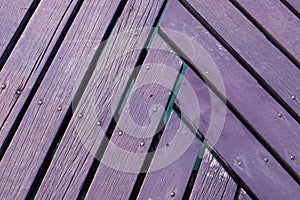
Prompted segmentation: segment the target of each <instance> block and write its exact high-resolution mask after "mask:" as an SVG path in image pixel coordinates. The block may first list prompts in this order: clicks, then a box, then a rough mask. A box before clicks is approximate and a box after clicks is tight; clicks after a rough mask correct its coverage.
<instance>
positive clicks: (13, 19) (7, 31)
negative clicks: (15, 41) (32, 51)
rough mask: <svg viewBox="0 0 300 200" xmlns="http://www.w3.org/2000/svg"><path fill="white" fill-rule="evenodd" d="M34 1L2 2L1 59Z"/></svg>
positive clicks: (0, 11)
mask: <svg viewBox="0 0 300 200" xmlns="http://www.w3.org/2000/svg"><path fill="white" fill-rule="evenodd" d="M32 2H33V0H17V1H1V4H0V57H1V55H2V53H3V52H4V50H5V48H6V47H7V45H8V43H9V42H10V40H11V39H12V37H13V35H14V33H15V32H16V30H17V28H18V26H19V25H20V23H21V21H22V19H23V17H24V16H25V14H26V12H27V10H28V9H29V7H30V5H31V3H32Z"/></svg>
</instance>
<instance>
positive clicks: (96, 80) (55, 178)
mask: <svg viewBox="0 0 300 200" xmlns="http://www.w3.org/2000/svg"><path fill="white" fill-rule="evenodd" d="M96 2H98V1H95V4H96ZM103 3H104V2H100V3H99V4H98V6H100V5H102V4H103ZM115 3H117V2H115ZM162 3H163V1H152V2H150V3H149V2H146V1H133V0H131V1H129V2H128V3H127V4H126V6H125V8H124V10H123V12H122V14H121V16H120V17H119V19H118V22H117V24H116V27H115V28H114V31H113V33H112V36H110V39H109V40H108V43H107V44H106V46H105V49H104V51H103V52H102V54H101V56H100V58H99V60H98V64H97V66H96V69H95V71H94V73H93V75H92V77H91V79H90V81H89V83H88V85H87V87H86V89H85V91H84V93H83V95H82V98H81V100H80V102H79V105H78V107H77V109H76V111H75V112H74V115H73V117H72V119H71V121H70V123H69V126H68V128H67V130H66V132H65V134H64V136H63V138H62V140H61V142H60V145H59V147H58V149H57V152H56V154H55V155H54V157H53V160H52V162H51V164H50V167H49V170H48V171H47V174H46V176H45V178H44V179H43V182H42V184H41V187H40V189H39V191H38V193H37V195H36V198H37V199H48V198H55V199H61V198H66V199H76V198H77V196H78V195H79V193H80V191H81V189H82V187H83V183H84V181H85V178H86V176H87V174H88V172H89V169H90V167H91V165H92V163H93V161H94V155H95V154H96V151H97V149H98V148H99V145H100V143H101V142H102V140H103V138H104V133H105V132H106V131H107V129H108V127H109V124H110V121H111V119H112V117H113V114H114V112H115V111H116V105H117V104H118V103H119V101H120V98H121V95H120V94H122V93H123V92H124V90H125V86H126V83H127V81H128V75H130V74H131V71H130V70H132V69H133V68H134V66H135V64H136V62H137V60H138V58H139V55H140V52H141V51H140V49H141V47H143V45H144V44H145V42H146V40H147V38H148V36H149V32H145V33H143V32H142V31H141V30H138V31H134V29H136V28H144V27H150V26H152V25H153V23H154V21H155V19H156V17H157V15H158V13H159V11H160V9H161V6H162ZM87 5H88V6H89V9H92V7H95V5H92V4H87ZM114 6H115V4H112V3H111V1H107V2H105V5H104V7H100V8H103V9H104V8H107V9H105V10H102V11H101V9H99V8H93V9H92V10H94V9H95V10H97V12H96V14H100V13H102V14H101V15H99V16H97V17H95V16H91V17H92V19H93V20H95V21H93V23H91V25H92V26H93V25H94V24H96V22H98V23H100V24H101V23H105V22H106V21H110V20H108V17H107V15H108V14H109V15H110V14H112V13H113V12H114ZM106 12H109V13H106ZM87 15H88V14H85V15H84V16H86V17H87ZM105 15H106V17H104V16H105ZM98 18H99V19H98ZM100 19H101V20H105V22H104V21H101V22H99V20H100ZM102 29H104V30H105V29H106V28H101V30H102ZM128 30H133V31H129V32H128ZM96 32H99V30H98V29H97V31H96ZM96 32H95V33H96ZM124 32H128V34H124ZM117 35H118V36H119V37H116V36H117ZM94 36H99V33H96V35H94ZM83 39H88V38H84V37H83ZM84 50H87V49H86V48H84ZM133 50H136V51H133ZM132 51H133V52H132ZM116 92H117V93H116ZM118 92H120V93H118ZM105 139H106V138H105ZM95 156H96V155H95ZM61 166H64V167H61Z"/></svg>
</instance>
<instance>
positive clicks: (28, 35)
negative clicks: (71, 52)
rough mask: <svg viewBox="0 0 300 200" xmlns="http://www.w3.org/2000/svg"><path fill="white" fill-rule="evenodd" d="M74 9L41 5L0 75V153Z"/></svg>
mask: <svg viewBox="0 0 300 200" xmlns="http://www.w3.org/2000/svg"><path fill="white" fill-rule="evenodd" d="M10 3H11V2H10ZM74 6H75V3H74V2H73V3H72V1H63V2H60V1H43V2H41V3H40V5H39V7H38V8H37V10H36V12H35V13H34V16H32V18H31V20H30V22H29V24H28V25H27V28H26V30H25V31H24V32H23V34H22V37H21V39H20V40H19V41H18V43H17V44H16V46H15V48H14V50H13V51H12V53H11V55H10V57H9V58H8V60H7V61H6V63H5V65H4V66H3V69H2V70H1V72H0V84H1V85H3V86H5V88H3V89H1V90H0V99H1V101H0V110H1V115H0V147H1V154H3V153H4V151H5V147H4V146H3V143H9V141H10V140H11V137H12V133H11V132H10V131H11V129H12V128H14V126H16V125H15V123H16V121H17V120H20V119H19V118H20V116H19V114H20V112H21V110H22V108H23V106H24V104H25V102H26V100H27V99H28V97H29V96H30V93H32V92H34V91H32V90H36V88H34V87H35V86H34V85H35V84H36V83H37V82H40V81H41V79H42V76H39V75H40V74H41V73H45V71H46V69H47V68H48V66H47V65H49V64H50V63H49V57H50V54H51V51H52V50H53V48H54V46H55V45H56V43H57V40H58V38H59V36H60V35H61V34H62V31H63V29H64V26H65V25H66V22H67V20H68V18H69V17H70V14H71V12H72V10H73V9H74ZM37 27H39V28H37ZM50 59H51V58H50ZM47 60H48V61H47ZM47 62H48V63H47ZM25 107H26V105H25ZM12 132H13V131H12ZM5 140H7V141H5Z"/></svg>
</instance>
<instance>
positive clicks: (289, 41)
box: [231, 0, 300, 65]
mask: <svg viewBox="0 0 300 200" xmlns="http://www.w3.org/2000/svg"><path fill="white" fill-rule="evenodd" d="M231 2H233V4H235V5H237V6H238V8H239V7H240V6H242V8H244V9H245V10H246V11H247V12H248V14H250V15H251V16H252V17H253V18H254V19H255V20H256V21H257V22H258V23H259V24H260V25H261V26H262V27H263V28H264V29H265V30H266V31H267V32H268V33H269V34H270V36H269V35H268V36H267V37H269V38H270V37H274V38H275V39H276V40H277V41H278V42H279V43H280V45H277V46H282V47H279V48H281V49H283V48H285V49H286V50H287V51H288V52H290V53H291V54H292V55H293V56H294V57H295V58H296V59H297V60H298V64H299V61H300V45H299V44H300V37H299V32H300V20H299V19H298V18H297V17H296V16H295V15H294V14H293V13H292V12H290V10H289V9H288V8H287V7H285V6H284V5H283V4H282V3H281V2H279V1H272V0H266V1H258V0H255V1H246V0H232V1H231ZM277 41H276V42H275V44H276V43H277ZM299 65H300V64H299Z"/></svg>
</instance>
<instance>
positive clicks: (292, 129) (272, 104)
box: [161, 3, 300, 179]
mask: <svg viewBox="0 0 300 200" xmlns="http://www.w3.org/2000/svg"><path fill="white" fill-rule="evenodd" d="M169 7H170V9H169V13H167V14H168V15H167V16H165V18H164V20H163V21H162V23H161V27H162V29H165V32H166V34H168V29H172V30H176V31H178V32H181V33H182V34H185V35H187V36H188V37H189V38H193V39H194V41H196V43H197V44H199V46H200V47H201V48H204V49H206V50H207V51H208V53H209V54H210V55H209V56H210V57H211V58H212V59H213V61H214V63H215V64H216V65H217V69H218V71H219V72H220V75H221V76H222V79H223V82H224V86H225V88H226V93H223V94H222V95H225V96H226V97H227V99H228V100H229V102H231V103H232V105H233V106H234V107H235V108H236V110H237V111H238V112H239V113H240V114H241V115H242V116H243V117H244V118H245V120H246V123H249V124H250V125H251V127H253V129H254V130H255V131H256V132H257V133H256V135H257V136H259V137H260V139H261V140H263V142H265V143H267V145H269V146H270V147H272V149H273V150H275V151H276V152H278V153H279V155H280V156H281V158H282V159H284V162H285V163H286V165H288V166H287V167H289V168H292V169H293V170H294V172H295V173H297V174H298V176H299V174H300V161H299V159H291V157H295V158H298V157H299V156H300V152H299V147H298V144H299V143H300V137H299V136H298V133H299V124H298V123H297V122H296V121H295V120H294V119H293V118H292V117H291V116H290V115H289V113H287V112H286V111H285V110H284V108H283V107H281V106H280V105H279V104H278V103H277V102H276V101H275V100H274V99H273V98H272V97H271V96H270V95H269V94H268V93H267V92H266V91H265V90H264V89H262V88H261V87H260V85H259V84H258V83H257V82H256V80H255V79H254V78H253V77H252V76H251V75H250V74H249V73H248V72H247V71H246V70H243V68H242V66H241V65H240V64H239V63H238V62H237V61H236V60H235V59H234V58H233V57H232V56H231V55H230V53H229V52H228V51H227V50H226V49H225V48H224V47H223V46H222V45H221V44H220V43H219V42H218V41H217V40H216V39H215V38H213V37H212V36H211V35H210V34H209V32H208V31H207V30H206V29H205V28H204V27H203V26H202V25H201V24H199V23H198V21H197V20H196V19H195V18H193V17H192V16H191V15H190V14H189V13H188V12H187V11H186V10H184V8H183V6H181V5H180V4H179V3H173V4H170V5H169ZM176 10H179V11H177V12H183V13H185V14H184V15H182V16H181V17H180V18H179V20H177V21H175V20H174V15H175V13H176ZM169 35H170V37H172V39H173V40H174V41H175V43H177V44H178V46H179V47H180V48H181V50H182V51H184V52H185V53H186V55H188V54H189V55H188V56H189V57H190V58H189V59H191V60H192V61H193V62H194V63H195V65H196V67H197V68H198V70H200V71H202V72H203V73H204V74H205V73H207V74H206V76H207V77H208V79H211V80H212V81H213V84H215V85H216V87H217V89H219V90H220V87H219V86H218V85H217V84H216V83H214V79H215V77H213V76H212V75H214V73H216V71H212V70H211V69H210V68H209V66H205V65H203V64H202V63H203V61H202V60H201V58H200V57H199V56H197V54H196V55H195V53H194V54H192V53H191V52H193V51H191V46H189V45H186V44H187V42H184V41H182V40H183V39H182V38H180V37H178V38H176V37H174V36H173V35H174V34H173V33H171V32H170V31H169ZM184 43H185V44H184ZM194 51H195V50H194ZM202 57H203V56H202ZM220 92H222V91H220ZM241 94H242V95H241ZM296 178H297V177H296ZM298 179H299V178H298Z"/></svg>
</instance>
